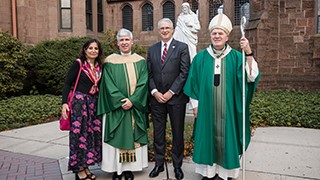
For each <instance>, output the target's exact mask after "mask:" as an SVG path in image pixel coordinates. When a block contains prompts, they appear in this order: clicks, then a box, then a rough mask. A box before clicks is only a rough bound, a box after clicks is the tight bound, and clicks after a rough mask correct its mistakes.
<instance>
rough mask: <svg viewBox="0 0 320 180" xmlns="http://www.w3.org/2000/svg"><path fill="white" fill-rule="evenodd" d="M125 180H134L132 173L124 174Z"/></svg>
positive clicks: (126, 172)
mask: <svg viewBox="0 0 320 180" xmlns="http://www.w3.org/2000/svg"><path fill="white" fill-rule="evenodd" d="M124 179H125V180H134V176H133V173H132V172H131V171H125V172H124Z"/></svg>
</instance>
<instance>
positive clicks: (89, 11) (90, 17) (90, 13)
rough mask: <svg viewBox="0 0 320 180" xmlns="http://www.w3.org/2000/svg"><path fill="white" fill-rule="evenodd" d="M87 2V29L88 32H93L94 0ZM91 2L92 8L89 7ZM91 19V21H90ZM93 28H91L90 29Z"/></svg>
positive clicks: (87, 0)
mask: <svg viewBox="0 0 320 180" xmlns="http://www.w3.org/2000/svg"><path fill="white" fill-rule="evenodd" d="M85 3H86V5H85V6H86V7H85V8H86V9H85V11H86V29H87V32H93V5H92V0H86V1H85ZM89 3H90V4H91V5H90V7H91V9H88V6H87V5H88V4H89ZM88 21H89V22H88ZM90 28H91V29H90Z"/></svg>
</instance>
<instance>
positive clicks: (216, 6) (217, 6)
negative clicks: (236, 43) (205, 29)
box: [209, 0, 224, 23]
mask: <svg viewBox="0 0 320 180" xmlns="http://www.w3.org/2000/svg"><path fill="white" fill-rule="evenodd" d="M223 3H224V2H223V0H217V1H209V23H210V21H211V19H212V18H213V17H214V16H215V15H217V14H218V12H220V11H221V12H223Z"/></svg>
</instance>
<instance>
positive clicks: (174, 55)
mask: <svg viewBox="0 0 320 180" xmlns="http://www.w3.org/2000/svg"><path fill="white" fill-rule="evenodd" d="M147 62H148V69H149V88H150V92H151V91H152V90H153V89H158V91H159V92H161V93H163V94H164V93H165V92H167V91H168V90H169V89H170V90H172V91H173V92H174V93H175V94H174V95H173V97H172V99H170V101H168V104H170V105H173V104H184V103H187V102H188V101H189V97H188V96H186V95H185V94H184V93H183V86H184V84H185V82H186V80H187V77H188V73H189V67H190V55H189V50H188V46H187V44H185V43H183V42H180V41H176V40H174V39H173V40H172V41H171V43H170V47H169V49H168V52H167V55H166V59H165V62H164V64H161V42H158V43H156V44H154V45H152V46H151V47H150V48H149V49H148V58H147ZM155 103H158V102H157V100H156V99H155V97H154V96H151V97H150V104H155Z"/></svg>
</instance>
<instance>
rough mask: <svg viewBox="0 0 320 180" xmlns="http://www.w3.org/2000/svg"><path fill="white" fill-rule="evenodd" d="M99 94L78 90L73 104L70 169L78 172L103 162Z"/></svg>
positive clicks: (70, 134)
mask: <svg viewBox="0 0 320 180" xmlns="http://www.w3.org/2000/svg"><path fill="white" fill-rule="evenodd" d="M96 110H97V95H88V94H84V93H82V92H78V91H77V92H76V93H75V97H74V100H73V104H72V112H71V128H70V133H69V146H70V155H69V165H68V170H72V171H73V172H74V173H77V172H79V171H81V170H83V169H84V168H88V166H90V165H94V164H95V163H99V162H101V157H102V155H101V153H102V134H101V119H99V118H98V117H97V116H96V114H97V113H96Z"/></svg>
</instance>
